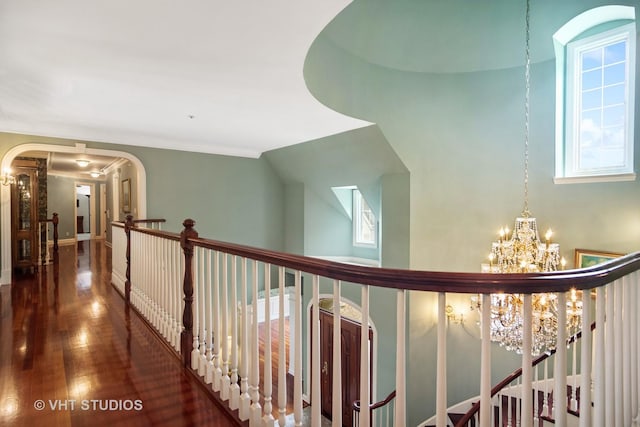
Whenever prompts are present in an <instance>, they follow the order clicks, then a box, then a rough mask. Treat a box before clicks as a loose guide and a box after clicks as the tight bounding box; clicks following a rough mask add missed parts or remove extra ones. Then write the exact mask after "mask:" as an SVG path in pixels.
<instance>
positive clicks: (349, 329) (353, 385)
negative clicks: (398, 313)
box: [320, 310, 373, 427]
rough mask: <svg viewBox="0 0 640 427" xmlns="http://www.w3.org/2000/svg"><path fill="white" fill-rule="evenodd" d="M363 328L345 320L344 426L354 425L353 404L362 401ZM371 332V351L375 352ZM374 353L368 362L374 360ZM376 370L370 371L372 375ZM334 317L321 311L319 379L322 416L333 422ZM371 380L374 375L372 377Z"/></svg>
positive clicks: (341, 333)
mask: <svg viewBox="0 0 640 427" xmlns="http://www.w3.org/2000/svg"><path fill="white" fill-rule="evenodd" d="M361 332H362V327H361V325H360V324H359V323H357V322H354V321H353V320H350V319H347V318H344V317H342V327H341V330H340V337H341V342H340V346H341V353H342V425H343V426H349V427H350V426H352V425H353V409H352V407H353V402H354V401H355V400H358V399H359V398H360V336H361ZM372 339H373V333H372V330H371V329H369V343H370V345H369V351H370V352H371V349H372V348H373V346H372V345H371V344H372ZM371 356H372V355H371V353H370V355H369V360H372V357H371ZM372 371H373V366H372V367H371V372H372ZM332 372H333V314H332V313H330V312H327V311H325V310H320V379H321V384H320V388H321V392H322V413H323V414H324V416H326V417H327V418H330V419H331V418H332V401H333V375H332ZM369 375H370V378H371V373H370V374H369Z"/></svg>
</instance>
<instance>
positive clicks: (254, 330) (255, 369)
mask: <svg viewBox="0 0 640 427" xmlns="http://www.w3.org/2000/svg"><path fill="white" fill-rule="evenodd" d="M252 267H253V268H252V270H253V282H252V283H253V288H252V290H251V298H252V303H251V305H252V308H251V316H252V318H253V321H252V323H251V354H253V355H254V357H253V358H252V359H251V384H250V385H251V416H250V426H251V427H258V426H260V425H261V424H262V419H261V415H262V406H260V358H259V357H258V355H259V352H260V350H259V349H260V347H259V345H258V340H259V339H260V338H259V337H260V334H259V331H258V261H256V260H253V262H252ZM267 352H268V351H267Z"/></svg>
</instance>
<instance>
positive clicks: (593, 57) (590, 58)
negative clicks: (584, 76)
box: [582, 48, 602, 71]
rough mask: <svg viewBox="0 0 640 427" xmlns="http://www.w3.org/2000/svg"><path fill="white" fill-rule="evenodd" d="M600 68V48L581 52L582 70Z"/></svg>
mask: <svg viewBox="0 0 640 427" xmlns="http://www.w3.org/2000/svg"><path fill="white" fill-rule="evenodd" d="M597 67H602V48H597V49H591V50H587V51H585V52H582V70H583V71H587V70H590V69H593V68H597Z"/></svg>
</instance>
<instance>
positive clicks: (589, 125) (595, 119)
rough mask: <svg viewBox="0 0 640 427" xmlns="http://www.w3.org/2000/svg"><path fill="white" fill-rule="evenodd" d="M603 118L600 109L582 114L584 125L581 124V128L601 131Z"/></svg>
mask: <svg viewBox="0 0 640 427" xmlns="http://www.w3.org/2000/svg"><path fill="white" fill-rule="evenodd" d="M601 117H602V115H601V110H599V109H598V110H590V111H585V112H584V113H582V123H581V124H580V127H581V128H582V129H594V128H597V129H600V127H601V126H602V123H601V121H602V118H601Z"/></svg>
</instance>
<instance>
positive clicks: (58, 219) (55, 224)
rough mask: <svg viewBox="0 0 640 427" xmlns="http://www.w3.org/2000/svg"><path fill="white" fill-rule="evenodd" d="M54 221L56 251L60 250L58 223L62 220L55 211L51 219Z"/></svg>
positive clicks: (54, 245)
mask: <svg viewBox="0 0 640 427" xmlns="http://www.w3.org/2000/svg"><path fill="white" fill-rule="evenodd" d="M51 222H52V223H53V250H54V252H58V223H59V222H60V218H58V213H57V212H54V213H53V219H52V220H51Z"/></svg>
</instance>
